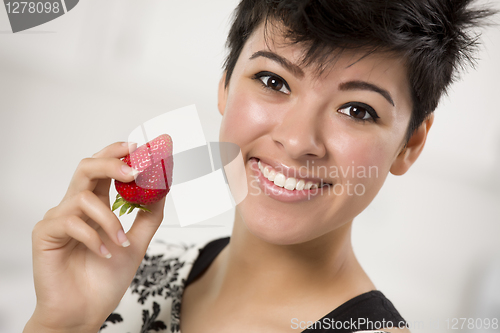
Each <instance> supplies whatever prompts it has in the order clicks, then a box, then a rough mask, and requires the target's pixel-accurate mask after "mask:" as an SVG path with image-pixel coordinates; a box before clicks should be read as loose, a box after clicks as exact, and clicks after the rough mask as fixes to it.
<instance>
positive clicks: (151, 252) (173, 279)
mask: <svg viewBox="0 0 500 333" xmlns="http://www.w3.org/2000/svg"><path fill="white" fill-rule="evenodd" d="M198 253H199V246H195V245H186V244H183V243H179V242H168V243H155V244H152V245H151V246H150V247H149V248H148V251H147V253H146V255H145V256H144V259H143V261H142V263H141V265H140V266H139V269H138V270H137V273H136V275H135V277H134V279H133V280H132V283H131V285H130V287H129V288H128V290H127V292H126V293H125V295H124V296H123V298H122V300H121V302H120V304H119V305H118V307H117V308H116V309H115V311H114V312H113V313H111V314H110V315H109V317H108V318H107V319H106V321H105V322H104V323H103V325H102V326H101V329H100V330H99V332H102V333H124V332H141V333H146V332H152V331H154V332H172V333H175V332H179V329H180V327H179V326H180V325H179V317H180V310H181V300H182V292H183V290H184V284H185V281H186V279H187V276H188V274H189V272H190V270H191V267H192V265H193V263H194V261H195V260H196V258H197V257H198Z"/></svg>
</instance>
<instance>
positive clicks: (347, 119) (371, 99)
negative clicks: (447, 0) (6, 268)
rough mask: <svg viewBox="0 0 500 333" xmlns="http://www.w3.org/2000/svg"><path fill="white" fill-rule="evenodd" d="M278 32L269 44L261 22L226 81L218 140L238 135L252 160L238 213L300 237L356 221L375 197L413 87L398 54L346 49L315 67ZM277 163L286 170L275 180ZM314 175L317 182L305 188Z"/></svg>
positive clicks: (261, 227) (260, 232) (258, 226)
mask: <svg viewBox="0 0 500 333" xmlns="http://www.w3.org/2000/svg"><path fill="white" fill-rule="evenodd" d="M268 36H269V35H268ZM271 37H272V38H271V39H272V40H273V41H274V43H272V42H271V43H269V42H268V43H267V44H266V42H265V40H264V34H263V26H262V25H261V27H260V28H259V29H258V30H256V31H255V33H254V34H253V35H252V36H251V37H250V38H249V40H248V41H247V43H246V44H245V46H244V48H243V50H242V52H241V54H240V56H239V59H238V61H237V63H236V66H235V68H234V71H233V73H232V76H231V79H230V84H229V87H228V88H227V89H224V87H223V85H222V84H221V85H220V87H219V110H220V112H221V113H222V114H223V120H222V125H221V132H220V141H223V142H233V143H235V144H237V145H238V146H239V147H240V148H241V152H242V155H243V158H244V161H245V168H246V175H247V184H248V195H247V197H246V198H245V200H243V201H242V202H241V203H240V204H239V205H238V206H237V211H238V213H239V217H238V218H237V220H240V221H239V222H238V221H237V223H244V224H245V225H246V227H247V229H248V230H249V231H250V232H252V233H253V234H254V235H256V236H258V237H260V238H262V239H264V240H266V241H268V242H272V243H276V244H296V243H301V242H305V241H308V240H312V239H314V238H317V237H320V236H322V235H325V234H327V233H329V232H331V231H333V230H335V229H336V228H338V227H339V226H341V225H343V224H345V223H347V222H350V221H352V219H353V218H354V217H355V216H356V215H358V214H359V213H360V212H361V211H362V210H363V209H365V208H366V207H367V206H368V204H369V203H370V202H371V201H372V200H373V198H374V197H375V195H376V194H377V193H378V191H379V189H380V188H381V186H382V184H383V183H384V180H385V178H386V176H387V174H388V172H389V170H390V169H391V166H392V165H393V163H395V161H396V159H397V157H398V155H399V153H400V151H401V149H402V147H403V145H404V138H405V133H406V129H407V126H408V124H409V120H410V114H411V95H410V90H409V84H408V81H407V75H406V74H407V73H406V68H405V66H404V64H403V61H402V60H401V59H399V58H394V57H388V56H387V55H382V54H373V55H370V56H368V57H365V58H362V59H361V60H359V59H360V58H361V57H362V55H363V54H361V53H349V54H347V53H345V54H343V55H342V56H340V57H338V58H337V59H336V61H334V62H333V65H332V67H329V68H327V70H326V71H325V72H324V73H323V74H322V75H321V76H319V77H317V76H315V75H314V69H315V67H314V66H311V67H306V68H303V67H302V68H300V67H298V66H297V65H296V64H297V63H298V62H299V60H300V57H301V55H302V51H303V49H301V48H300V47H299V46H284V44H283V43H280V41H283V40H282V39H280V38H279V37H277V36H272V35H271ZM358 60H359V61H358ZM221 82H222V81H221ZM259 161H260V168H259V163H258V162H259ZM264 168H267V171H265V172H263V171H262V169H264ZM268 173H269V174H271V176H270V175H269V174H268ZM273 173H276V174H278V173H281V174H282V175H279V176H275V177H274V181H271V180H269V178H270V179H273V177H272V174H273ZM266 176H267V177H266ZM290 177H293V178H294V179H291V178H290ZM283 182H284V183H285V186H286V187H288V188H292V187H293V186H294V185H295V188H296V189H295V190H289V189H286V188H284V187H280V186H279V185H283ZM308 183H309V185H308ZM311 183H312V184H319V188H314V187H315V185H312V189H310V190H305V188H308V187H309V186H311ZM322 184H328V185H325V186H323V187H321V186H322ZM303 185H304V186H303ZM297 186H298V189H297ZM301 189H302V190H301ZM237 215H238V214H237Z"/></svg>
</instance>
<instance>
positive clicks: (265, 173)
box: [264, 167, 269, 178]
mask: <svg viewBox="0 0 500 333" xmlns="http://www.w3.org/2000/svg"><path fill="white" fill-rule="evenodd" d="M264 177H266V178H267V177H269V168H268V167H265V168H264Z"/></svg>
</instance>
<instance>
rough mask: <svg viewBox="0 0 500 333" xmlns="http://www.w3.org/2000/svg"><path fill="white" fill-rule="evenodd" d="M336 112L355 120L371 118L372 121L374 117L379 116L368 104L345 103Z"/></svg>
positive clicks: (374, 119)
mask: <svg viewBox="0 0 500 333" xmlns="http://www.w3.org/2000/svg"><path fill="white" fill-rule="evenodd" d="M338 112H340V113H343V114H346V115H348V116H350V117H352V118H354V119H357V120H370V119H373V121H376V119H377V118H379V117H378V115H377V113H376V112H375V110H373V108H372V107H370V106H368V105H359V104H358V103H356V104H352V103H351V104H347V105H345V106H343V107H342V108H340V109H339V110H338Z"/></svg>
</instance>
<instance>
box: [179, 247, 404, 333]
mask: <svg viewBox="0 0 500 333" xmlns="http://www.w3.org/2000/svg"><path fill="white" fill-rule="evenodd" d="M228 243H229V237H225V238H220V239H216V240H213V241H211V242H210V243H208V244H207V245H206V246H205V247H204V248H203V249H201V250H200V255H199V256H198V258H197V259H196V261H195V262H194V264H193V267H192V269H191V272H190V273H189V276H188V278H187V280H186V284H185V286H186V287H187V286H188V285H189V284H190V283H191V282H193V281H194V280H196V278H198V277H199V276H200V275H201V274H202V273H203V272H204V271H205V270H206V269H207V268H208V267H209V266H210V264H211V263H212V262H213V261H214V260H215V258H216V257H217V255H218V254H219V253H220V252H221V251H222V250H223V249H224V247H226V245H227V244H228ZM307 324H309V325H310V327H309V328H307V329H306V330H304V331H302V333H313V332H314V333H320V332H338V333H341V332H342V333H344V332H345V333H351V332H356V331H363V330H377V329H378V330H380V329H383V328H388V327H398V326H399V327H403V325H406V321H405V320H404V319H403V317H401V315H400V314H399V312H398V311H397V310H396V308H395V307H394V305H393V304H392V303H391V301H389V300H388V299H387V298H386V297H385V296H384V294H382V293H381V292H380V291H378V290H372V291H369V292H367V293H364V294H361V295H359V296H356V297H354V298H352V299H350V300H348V301H347V302H345V303H344V304H342V305H340V306H339V307H337V308H336V309H334V310H333V311H331V312H330V313H328V314H326V315H325V316H324V317H323V318H321V319H319V320H317V321H316V322H315V323H313V324H312V325H311V323H307ZM307 324H306V323H305V322H299V321H298V320H297V322H295V323H294V321H293V320H292V321H291V325H292V327H294V326H293V325H296V328H299V327H301V328H305V326H306V325H307Z"/></svg>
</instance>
